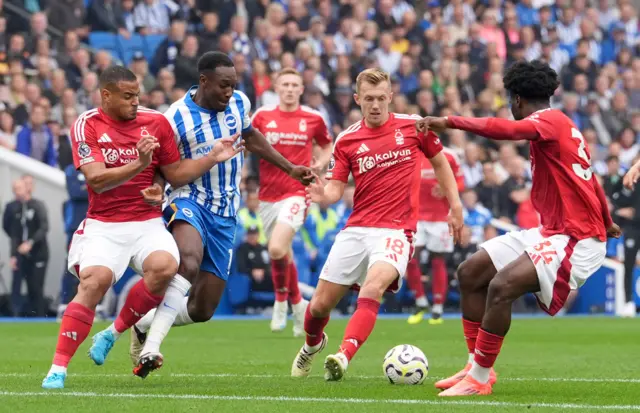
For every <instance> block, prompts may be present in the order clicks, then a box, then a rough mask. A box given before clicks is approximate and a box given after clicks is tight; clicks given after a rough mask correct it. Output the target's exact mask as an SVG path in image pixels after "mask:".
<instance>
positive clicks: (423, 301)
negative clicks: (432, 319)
mask: <svg viewBox="0 0 640 413" xmlns="http://www.w3.org/2000/svg"><path fill="white" fill-rule="evenodd" d="M416 306H417V307H420V308H426V307H429V301H427V296H426V295H423V296H422V297H418V298H416Z"/></svg>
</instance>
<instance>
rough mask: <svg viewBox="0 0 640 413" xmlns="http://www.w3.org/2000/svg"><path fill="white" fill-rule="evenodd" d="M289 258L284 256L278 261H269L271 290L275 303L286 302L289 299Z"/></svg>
mask: <svg viewBox="0 0 640 413" xmlns="http://www.w3.org/2000/svg"><path fill="white" fill-rule="evenodd" d="M288 269H289V257H288V256H286V255H285V256H284V257H283V258H280V259H279V260H271V278H272V279H273V289H274V291H275V293H276V301H287V298H288V297H289V289H288V288H289V280H288V279H287V278H288V275H289V271H288Z"/></svg>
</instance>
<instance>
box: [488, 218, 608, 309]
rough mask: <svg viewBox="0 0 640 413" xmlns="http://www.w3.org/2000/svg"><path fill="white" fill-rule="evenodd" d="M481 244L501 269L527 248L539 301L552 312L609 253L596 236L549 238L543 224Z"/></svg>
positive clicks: (583, 281) (559, 235) (559, 236)
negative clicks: (543, 229)
mask: <svg viewBox="0 0 640 413" xmlns="http://www.w3.org/2000/svg"><path fill="white" fill-rule="evenodd" d="M480 247H481V248H484V250H485V251H487V253H488V254H489V257H490V258H491V261H493V265H494V266H495V267H496V270H498V271H500V270H501V269H503V268H504V267H505V266H506V265H507V264H509V263H510V262H512V261H514V260H515V259H516V258H518V257H519V256H520V255H522V254H523V253H525V252H526V253H527V254H528V255H529V258H531V261H532V262H533V264H534V265H535V267H536V271H537V273H538V281H539V283H540V291H539V292H537V293H536V297H537V299H538V303H539V304H540V307H541V308H542V309H543V310H545V311H546V312H547V313H549V314H550V315H555V314H556V313H557V312H558V311H559V310H560V309H561V308H562V307H563V306H564V304H565V302H566V300H567V296H568V295H569V291H570V290H575V289H577V288H580V286H581V285H582V284H584V283H585V281H586V280H587V278H589V277H590V276H591V274H593V273H594V272H595V271H596V270H598V268H600V266H601V265H602V263H603V262H604V258H605V253H606V243H605V242H602V241H600V240H598V239H596V238H587V239H583V240H580V241H578V240H577V239H575V238H573V237H570V236H568V235H562V234H558V235H552V236H550V237H548V238H545V237H544V236H543V235H542V234H541V233H540V229H539V228H532V229H528V230H523V231H513V232H509V233H507V234H505V235H502V236H500V237H497V238H493V239H490V240H489V241H487V242H485V243H483V244H482V245H480Z"/></svg>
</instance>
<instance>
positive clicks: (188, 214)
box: [182, 208, 193, 218]
mask: <svg viewBox="0 0 640 413" xmlns="http://www.w3.org/2000/svg"><path fill="white" fill-rule="evenodd" d="M182 213H183V214H184V216H185V217H187V218H193V211H191V210H190V209H189V208H182Z"/></svg>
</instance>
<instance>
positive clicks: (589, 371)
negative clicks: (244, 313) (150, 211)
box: [0, 318, 640, 413]
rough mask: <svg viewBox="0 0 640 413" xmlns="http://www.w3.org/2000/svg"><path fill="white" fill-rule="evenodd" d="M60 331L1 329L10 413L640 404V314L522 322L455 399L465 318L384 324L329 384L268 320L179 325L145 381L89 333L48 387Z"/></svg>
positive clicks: (336, 327) (336, 330) (0, 401)
mask: <svg viewBox="0 0 640 413" xmlns="http://www.w3.org/2000/svg"><path fill="white" fill-rule="evenodd" d="M345 323H346V322H345V321H344V320H336V321H333V322H331V323H330V324H329V328H328V330H327V332H328V334H329V337H330V340H329V347H328V349H327V350H325V353H324V354H325V355H326V354H329V352H333V351H335V350H336V349H337V347H338V345H339V340H340V338H341V337H342V332H343V330H344V326H345ZM102 327H103V326H96V327H94V329H93V332H94V333H95V332H97V331H98V328H102ZM57 331H58V325H57V324H52V323H49V324H38V323H24V324H19V323H16V324H11V323H8V324H0V354H1V355H2V356H1V357H0V411H1V412H31V411H33V412H45V411H52V412H63V411H65V412H66V411H69V412H82V411H91V412H113V411H117V412H136V413H139V412H154V413H158V412H164V411H168V412H178V411H198V412H209V411H216V412H232V411H237V412H241V413H249V412H299V411H304V410H306V411H308V412H310V413H320V412H336V411H348V412H367V413H369V412H385V413H388V412H395V411H402V412H424V411H425V410H427V409H430V410H431V411H437V412H462V411H473V412H522V411H545V412H547V411H549V412H550V411H557V412H559V411H567V409H569V408H571V410H570V411H589V412H598V411H609V410H613V409H615V410H617V411H631V410H640V378H639V377H638V369H639V367H640V362H638V349H639V348H640V347H639V344H640V320H621V319H612V318H564V319H550V318H545V319H526V320H514V323H513V326H512V328H511V332H510V334H509V336H508V337H507V339H506V342H505V345H504V347H503V352H502V353H501V354H500V357H499V359H498V363H497V366H496V369H497V371H498V374H499V378H498V384H496V385H495V386H494V395H492V396H490V397H483V398H471V399H470V398H466V399H457V400H451V399H446V400H443V399H442V398H438V397H437V391H436V389H435V388H434V387H433V382H434V380H435V378H437V377H443V376H446V375H449V374H451V373H454V372H455V371H457V370H458V369H460V368H461V367H462V365H463V363H464V361H465V359H466V354H465V353H466V347H465V344H464V341H463V339H462V337H461V326H460V322H459V321H457V320H447V321H446V322H445V324H444V325H441V326H430V325H428V324H427V323H426V322H425V323H423V324H420V325H418V326H409V325H407V324H406V323H405V322H404V320H389V319H385V320H379V321H378V324H377V325H376V329H375V331H374V332H373V334H372V336H371V337H370V339H369V341H368V342H367V343H366V344H365V345H364V346H363V348H362V349H361V351H360V352H359V353H358V355H357V356H356V358H355V360H354V362H353V363H352V365H351V366H350V367H349V372H348V374H347V377H346V379H345V380H344V381H343V382H340V383H325V382H324V381H323V379H322V357H319V359H318V360H316V364H315V367H314V371H313V372H312V376H311V377H309V378H308V379H306V380H296V379H292V378H290V377H288V375H289V372H290V367H291V361H292V360H293V357H294V355H295V353H296V351H297V350H298V349H299V347H300V345H301V344H302V341H301V340H300V339H294V338H293V337H291V335H290V332H289V331H290V330H289V331H287V333H286V334H280V335H277V334H272V333H271V332H269V329H268V322H267V321H213V322H210V323H207V324H204V325H197V326H190V327H184V328H179V329H175V330H173V331H172V332H171V333H170V335H169V337H168V338H167V340H166V342H165V344H164V347H163V352H164V356H165V366H164V367H163V368H162V369H161V370H159V371H158V372H157V373H156V374H153V373H152V375H150V376H149V377H148V378H147V379H146V380H140V379H139V378H137V377H133V376H131V375H130V372H131V365H130V362H129V358H128V337H127V336H123V338H122V339H121V340H120V342H118V343H117V344H116V346H115V347H114V349H113V350H112V352H111V354H110V355H109V358H108V359H107V362H106V364H105V365H104V366H101V367H96V366H94V365H93V364H92V362H91V361H90V360H89V359H88V358H87V357H86V351H87V349H88V346H89V342H90V340H87V342H85V343H84V344H83V345H82V347H81V348H80V350H79V352H78V354H77V355H76V358H75V359H74V361H73V362H72V363H71V366H70V376H69V377H68V378H67V382H66V386H67V388H66V389H65V390H62V391H47V392H44V391H43V390H42V389H41V388H40V383H41V381H42V378H43V377H44V374H45V373H46V372H47V370H48V368H49V363H50V362H51V357H52V355H53V350H54V346H55V342H56V335H57ZM397 344H413V345H416V346H418V347H420V348H421V349H422V350H423V351H424V352H425V354H426V355H427V357H428V358H429V362H430V376H429V378H428V380H427V381H426V382H425V384H424V385H422V386H399V385H398V386H394V385H391V384H389V383H388V382H387V381H386V379H385V378H384V377H383V375H382V367H381V364H382V357H383V356H384V354H385V353H386V351H387V350H389V349H390V348H391V347H393V346H394V345H397ZM614 380H617V381H614ZM74 393H75V394H74ZM118 394H120V396H118ZM269 398H272V399H269ZM317 399H324V400H317ZM465 403H469V404H465ZM607 406H609V407H608V408H607ZM338 409H339V410H338Z"/></svg>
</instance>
